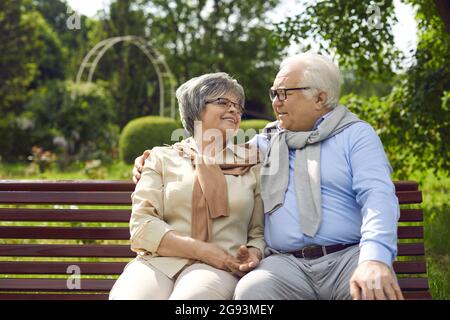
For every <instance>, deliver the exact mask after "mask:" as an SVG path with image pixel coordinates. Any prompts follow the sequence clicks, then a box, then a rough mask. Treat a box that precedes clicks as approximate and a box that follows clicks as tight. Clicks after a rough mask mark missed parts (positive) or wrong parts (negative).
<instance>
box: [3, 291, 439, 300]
mask: <svg viewBox="0 0 450 320" xmlns="http://www.w3.org/2000/svg"><path fill="white" fill-rule="evenodd" d="M403 297H404V298H405V299H406V300H431V294H430V292H429V291H405V292H403ZM0 299H1V298H0Z"/></svg>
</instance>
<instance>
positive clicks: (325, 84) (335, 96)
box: [280, 52, 342, 108]
mask: <svg viewBox="0 0 450 320" xmlns="http://www.w3.org/2000/svg"><path fill="white" fill-rule="evenodd" d="M291 63H293V64H295V65H296V66H301V70H302V71H301V72H303V74H302V76H303V77H302V78H303V81H302V83H301V84H299V85H301V86H303V87H311V88H312V89H311V90H306V91H304V93H305V95H307V96H309V97H310V98H312V96H313V95H314V94H316V93H317V92H319V91H325V92H326V93H327V99H326V101H325V105H326V106H328V107H330V108H335V107H337V106H338V104H339V95H340V91H341V84H342V76H341V72H340V71H339V68H338V66H337V65H336V64H335V63H334V62H333V61H332V60H331V59H330V58H328V57H326V56H323V55H320V54H317V53H312V52H305V53H300V54H297V55H295V56H291V57H288V58H286V59H284V60H283V62H281V65H280V69H282V68H283V67H285V66H286V65H287V64H291Z"/></svg>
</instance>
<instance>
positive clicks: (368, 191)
mask: <svg viewBox="0 0 450 320" xmlns="http://www.w3.org/2000/svg"><path fill="white" fill-rule="evenodd" d="M330 114H331V112H329V113H327V114H326V115H325V116H324V117H322V118H320V119H319V120H318V121H317V122H316V125H315V126H314V128H317V127H318V126H320V123H321V122H322V121H323V120H324V118H325V117H327V116H329V115H330ZM250 143H256V144H257V145H258V147H259V149H260V150H261V151H262V152H263V153H266V152H267V150H268V147H269V143H270V142H269V140H268V139H267V137H266V135H264V134H258V135H256V136H255V137H254V138H253V139H252V140H251V141H250ZM295 151H296V150H294V149H290V150H289V183H288V188H287V191H286V196H285V201H284V204H283V205H282V206H281V207H280V208H279V209H277V210H276V211H274V212H273V213H271V214H266V215H265V229H264V236H265V240H266V243H267V245H268V246H269V247H271V248H274V249H276V250H279V251H293V250H298V249H300V248H302V247H304V246H307V245H312V244H317V245H333V244H345V243H355V242H356V243H358V242H359V243H360V256H359V263H361V262H363V261H367V260H376V261H380V262H384V263H385V264H387V265H391V264H392V262H393V260H394V259H395V256H396V254H397V221H398V218H399V215H400V210H399V204H398V199H397V197H396V195H395V187H394V184H393V183H392V180H391V177H390V176H391V172H392V169H391V166H390V165H389V161H388V159H387V157H386V154H385V152H384V149H383V145H382V143H381V140H380V139H379V137H378V135H377V134H376V132H375V131H374V129H373V128H372V127H371V126H370V125H369V124H367V123H365V122H358V123H355V124H353V125H351V126H350V127H348V128H346V129H345V130H343V131H342V132H340V133H338V134H337V135H335V136H333V137H331V138H329V139H327V140H325V141H323V142H322V143H321V155H320V159H321V161H320V173H321V180H320V181H321V192H322V217H321V218H322V219H321V224H320V228H319V230H318V232H317V233H316V235H315V236H314V237H313V238H311V237H309V236H307V235H305V234H303V233H302V232H301V229H300V225H301V223H302V222H301V220H300V215H299V214H298V211H299V209H298V206H297V200H296V192H295V184H294V172H295V167H294V164H295Z"/></svg>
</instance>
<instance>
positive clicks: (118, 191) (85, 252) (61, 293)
mask: <svg viewBox="0 0 450 320" xmlns="http://www.w3.org/2000/svg"><path fill="white" fill-rule="evenodd" d="M395 186H396V191H397V197H398V198H399V202H400V204H418V203H421V202H422V195H421V192H420V191H419V190H418V185H417V183H415V182H411V181H399V182H395ZM133 190H134V184H132V183H130V182H125V181H11V180H10V181H7V180H0V239H1V240H0V300H1V299H13V300H15V299H35V300H36V299H39V300H44V299H64V300H66V299H67V300H69V299H70V300H72V299H107V298H108V292H109V290H110V289H111V287H112V285H113V284H114V282H115V278H114V277H113V276H117V275H119V274H120V273H121V272H122V270H123V268H124V267H125V265H126V263H127V261H129V260H131V259H132V258H133V257H134V256H135V254H134V253H133V252H132V251H131V250H130V248H129V244H128V243H127V242H126V241H127V240H128V239H129V229H128V225H127V223H128V221H129V218H130V202H131V199H130V195H131V192H132V191H133ZM30 205H33V206H30ZM86 205H87V206H89V207H88V208H86ZM39 206H40V208H38V207H39ZM117 206H122V207H119V208H118V207H117ZM400 221H401V223H400V226H399V229H398V238H399V245H398V255H399V256H400V257H414V258H413V260H412V261H397V262H395V265H394V268H395V271H396V273H397V275H398V277H399V282H400V286H401V288H402V290H403V293H404V295H405V298H407V299H431V295H430V293H429V288H428V279H427V277H426V262H425V259H424V256H425V249H424V244H423V234H424V232H423V225H422V222H423V213H422V210H421V209H402V210H401V218H400ZM55 222H56V223H59V224H61V223H65V224H66V225H69V226H55ZM98 222H101V223H103V224H102V225H100V226H89V224H88V223H98ZM411 222H414V225H413V226H411ZM36 223H39V224H40V225H36ZM68 223H70V224H68ZM108 223H109V224H111V223H116V226H108ZM117 223H121V226H117ZM405 223H406V224H408V225H406V226H405V225H404V224H405ZM18 224H20V225H19V226H18ZM30 224H32V225H31V226H30ZM81 224H84V226H80V225H81ZM51 225H52V226H51ZM44 239H45V240H44ZM405 239H414V241H413V243H411V241H409V242H408V243H405V241H404V240H405ZM55 240H57V241H55ZM75 240H78V242H77V243H74V242H75ZM111 240H122V243H120V244H117V243H116V244H111ZM30 242H32V243H30ZM33 242H34V243H33ZM116 242H117V241H116ZM80 258H84V261H83V259H80ZM86 258H96V259H90V260H87V259H86ZM111 258H121V259H122V260H120V261H111ZM105 259H106V261H105ZM406 259H409V260H411V258H406ZM86 260H87V261H86ZM92 260H95V261H92ZM73 265H75V266H78V267H79V269H80V271H81V274H82V278H81V280H80V284H81V287H79V288H75V289H69V288H70V287H71V286H68V279H69V280H70V279H72V280H73V278H69V277H70V276H73V275H72V274H68V271H70V269H68V268H69V267H70V266H73ZM55 275H59V278H55Z"/></svg>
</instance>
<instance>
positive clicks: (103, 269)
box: [0, 261, 427, 275]
mask: <svg viewBox="0 0 450 320" xmlns="http://www.w3.org/2000/svg"><path fill="white" fill-rule="evenodd" d="M71 265H77V266H78V267H79V268H80V269H81V273H82V274H99V275H100V274H120V273H121V272H122V271H123V269H124V268H125V266H126V262H79V261H72V262H70V261H67V262H34V261H33V262H29V261H20V262H17V261H2V262H0V273H2V274H67V268H68V267H69V266H71ZM394 270H395V272H396V273H398V274H420V273H426V272H427V270H426V263H425V261H395V262H394Z"/></svg>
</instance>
